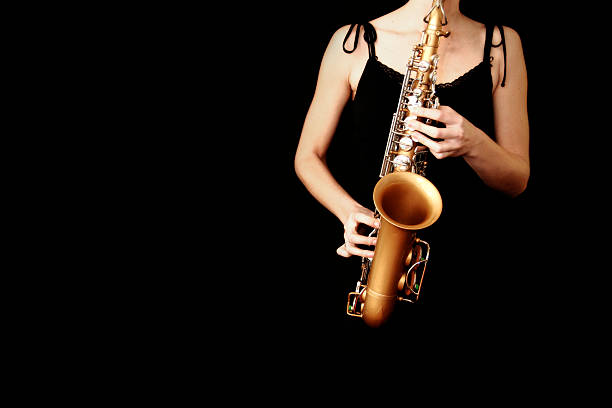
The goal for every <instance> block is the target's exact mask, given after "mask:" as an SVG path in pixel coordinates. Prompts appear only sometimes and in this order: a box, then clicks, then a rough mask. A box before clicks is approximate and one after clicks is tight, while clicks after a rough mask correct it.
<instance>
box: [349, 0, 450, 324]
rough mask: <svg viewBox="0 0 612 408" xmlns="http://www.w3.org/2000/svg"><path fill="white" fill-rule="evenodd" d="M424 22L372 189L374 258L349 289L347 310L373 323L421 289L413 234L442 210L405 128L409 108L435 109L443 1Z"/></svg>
mask: <svg viewBox="0 0 612 408" xmlns="http://www.w3.org/2000/svg"><path fill="white" fill-rule="evenodd" d="M423 21H424V22H425V23H426V24H427V26H426V27H425V30H424V31H423V32H422V34H421V41H420V42H419V43H418V44H417V45H416V46H415V47H414V48H413V50H412V55H411V57H410V59H409V60H408V64H407V69H406V74H405V75H404V80H403V82H402V91H401V94H400V98H399V101H398V105H397V109H396V112H395V113H394V114H393V120H392V123H391V129H390V131H389V136H388V139H387V146H386V149H385V155H384V158H383V163H382V167H381V170H380V174H379V176H380V180H379V181H378V183H377V184H376V186H375V187H374V193H373V198H374V205H375V207H376V211H375V214H376V216H377V217H380V228H379V229H378V231H377V232H376V230H374V231H372V233H371V234H370V235H373V234H375V233H377V243H376V248H375V251H374V257H373V258H372V259H371V260H370V259H368V258H362V264H361V277H360V279H359V281H357V286H356V288H355V291H353V292H350V293H349V295H348V302H347V308H346V311H347V314H349V315H350V316H356V317H361V318H362V319H363V320H364V322H365V323H366V324H367V325H368V326H371V327H378V326H381V325H382V324H384V323H385V322H386V321H387V320H388V319H389V317H390V316H391V314H392V312H393V309H394V307H395V304H396V302H397V301H405V302H411V303H414V302H416V301H417V300H418V298H419V294H420V292H421V288H422V284H423V277H424V275H425V269H426V267H427V262H428V260H429V244H428V243H427V242H425V241H423V240H420V239H419V238H418V237H417V236H416V233H417V231H419V230H422V229H424V228H427V227H429V226H430V225H432V224H433V223H434V222H436V221H437V220H438V218H439V217H440V214H441V213H442V198H441V197H440V192H439V191H438V190H437V189H436V187H435V186H434V185H433V184H432V183H431V182H430V181H429V180H427V179H426V178H425V177H424V175H425V169H426V166H427V155H428V152H429V150H428V149H427V148H426V147H425V146H423V145H421V144H420V143H417V142H415V141H414V140H413V139H412V132H413V130H411V129H409V128H408V127H407V126H406V122H407V121H408V120H411V119H417V120H424V121H425V122H426V123H429V119H423V118H417V117H416V116H414V115H412V114H411V113H410V108H411V107H414V106H422V107H426V108H434V109H437V108H438V107H439V105H440V104H439V101H438V97H437V96H436V81H437V66H438V61H439V56H438V53H437V51H438V45H439V41H440V37H448V35H449V34H450V33H449V32H447V31H444V30H442V27H443V26H444V25H446V24H447V19H446V14H445V13H444V8H443V7H442V0H434V1H433V3H432V7H431V10H430V11H429V13H428V14H427V15H426V16H425V17H424V19H423Z"/></svg>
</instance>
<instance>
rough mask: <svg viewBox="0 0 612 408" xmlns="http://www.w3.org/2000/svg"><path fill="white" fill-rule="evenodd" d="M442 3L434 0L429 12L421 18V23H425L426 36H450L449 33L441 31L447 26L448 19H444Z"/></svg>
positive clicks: (444, 13)
mask: <svg viewBox="0 0 612 408" xmlns="http://www.w3.org/2000/svg"><path fill="white" fill-rule="evenodd" d="M442 3H443V1H442V0H434V1H433V3H432V5H431V10H429V13H427V15H426V16H425V17H424V18H423V21H424V22H425V23H427V28H426V29H425V32H426V33H427V34H428V36H434V35H435V36H436V37H448V36H449V35H450V32H448V31H444V30H442V29H441V28H442V27H443V26H445V25H447V24H448V19H447V18H446V12H445V11H444V6H443V5H442Z"/></svg>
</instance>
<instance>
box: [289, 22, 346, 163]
mask: <svg viewBox="0 0 612 408" xmlns="http://www.w3.org/2000/svg"><path fill="white" fill-rule="evenodd" d="M347 31H348V26H345V27H342V28H340V29H339V30H338V31H336V33H334V35H333V36H332V38H331V40H330V42H329V44H328V46H327V48H326V50H325V53H324V55H323V58H322V60H321V66H320V68H319V75H318V78H317V85H316V88H315V92H314V96H313V99H312V102H311V104H310V107H309V109H308V113H307V114H306V119H305V120H304V126H303V128H302V134H301V136H300V142H299V145H298V151H297V155H298V156H299V155H300V154H302V153H314V154H316V155H317V156H319V157H321V158H323V157H324V156H325V153H326V151H327V149H328V147H329V144H330V142H331V139H332V138H333V135H334V133H335V131H336V127H337V125H338V121H339V120H340V116H341V115H342V111H343V109H344V106H345V105H346V103H347V101H348V99H349V97H350V95H351V87H350V83H349V76H350V72H351V65H352V59H353V58H354V57H353V56H352V55H350V54H347V53H345V52H344V51H343V49H342V44H343V40H344V37H345V35H346V33H347ZM353 35H354V34H353Z"/></svg>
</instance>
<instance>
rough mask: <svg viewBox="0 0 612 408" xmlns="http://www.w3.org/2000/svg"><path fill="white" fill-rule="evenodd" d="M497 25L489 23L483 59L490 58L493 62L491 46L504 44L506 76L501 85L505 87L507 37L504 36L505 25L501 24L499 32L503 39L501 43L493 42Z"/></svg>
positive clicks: (498, 26)
mask: <svg viewBox="0 0 612 408" xmlns="http://www.w3.org/2000/svg"><path fill="white" fill-rule="evenodd" d="M495 26H496V25H490V24H487V26H486V29H487V33H486V38H485V47H484V55H483V59H484V60H485V61H486V60H487V59H488V60H489V62H492V61H493V57H492V56H491V47H494V48H497V47H499V46H500V45H501V46H502V52H503V54H504V76H503V78H502V82H501V86H502V87H503V86H504V85H506V62H507V61H506V37H504V27H502V26H501V25H497V28H498V29H499V34H500V35H501V41H500V42H499V44H493V30H494V29H495Z"/></svg>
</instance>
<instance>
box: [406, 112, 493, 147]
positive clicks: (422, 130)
mask: <svg viewBox="0 0 612 408" xmlns="http://www.w3.org/2000/svg"><path fill="white" fill-rule="evenodd" d="M410 114H411V115H416V116H418V117H424V118H429V119H433V120H435V121H437V122H441V123H444V124H445V125H446V127H445V128H438V127H435V126H431V125H426V124H425V123H423V122H419V121H418V120H414V119H411V120H407V121H406V122H405V123H406V127H408V128H409V129H414V130H415V132H413V133H412V138H413V139H414V140H415V141H417V142H419V143H421V144H423V145H425V146H427V147H428V148H429V150H430V151H431V154H432V155H433V156H434V157H436V158H437V159H443V158H445V157H458V156H469V154H470V152H472V151H473V149H474V147H475V146H476V145H478V144H479V143H481V142H482V140H483V136H486V135H485V134H484V132H482V131H481V130H480V129H478V128H477V127H476V126H474V125H472V124H471V123H470V122H469V121H468V120H467V119H465V118H464V117H463V116H461V115H460V114H458V113H457V112H455V111H454V110H453V109H452V108H450V107H449V106H444V105H442V106H440V107H439V109H429V108H423V107H418V106H417V107H410ZM428 136H429V137H428ZM431 138H433V139H438V140H432V139H431Z"/></svg>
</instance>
